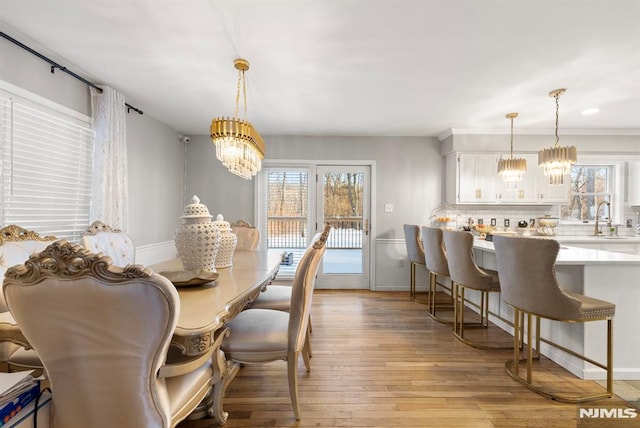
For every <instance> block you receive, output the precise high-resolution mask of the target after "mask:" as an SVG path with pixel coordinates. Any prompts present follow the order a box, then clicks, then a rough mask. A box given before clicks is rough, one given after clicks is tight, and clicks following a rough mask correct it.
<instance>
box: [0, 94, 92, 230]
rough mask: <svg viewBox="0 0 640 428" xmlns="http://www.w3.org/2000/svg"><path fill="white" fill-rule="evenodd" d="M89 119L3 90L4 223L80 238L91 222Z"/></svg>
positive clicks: (0, 154)
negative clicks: (83, 119)
mask: <svg viewBox="0 0 640 428" xmlns="http://www.w3.org/2000/svg"><path fill="white" fill-rule="evenodd" d="M93 142H94V133H93V130H92V129H91V124H90V123H88V122H87V121H82V120H80V119H78V118H75V117H71V116H69V115H67V114H65V113H62V112H59V111H55V110H54V109H51V108H49V107H45V106H43V105H40V104H38V103H35V102H33V101H29V100H25V99H22V97H18V96H14V95H12V94H9V93H6V92H4V91H1V92H0V176H1V177H0V179H1V181H2V188H1V197H2V213H1V216H2V217H1V218H2V223H3V226H6V225H9V224H16V225H19V226H21V227H24V228H25V229H29V230H34V231H36V232H38V233H40V234H41V235H53V236H56V237H57V238H59V239H67V240H69V241H74V242H77V241H78V240H79V239H80V235H81V234H82V232H83V231H84V230H85V229H86V227H87V226H88V225H89V220H90V217H89V215H90V204H91V180H92V166H93V165H92V164H93Z"/></svg>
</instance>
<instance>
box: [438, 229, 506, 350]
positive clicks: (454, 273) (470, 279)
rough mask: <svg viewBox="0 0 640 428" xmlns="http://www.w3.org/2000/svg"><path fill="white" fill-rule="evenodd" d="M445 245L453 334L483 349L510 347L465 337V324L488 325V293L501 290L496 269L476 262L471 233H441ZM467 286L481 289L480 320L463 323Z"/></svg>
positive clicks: (474, 325)
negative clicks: (482, 266)
mask: <svg viewBox="0 0 640 428" xmlns="http://www.w3.org/2000/svg"><path fill="white" fill-rule="evenodd" d="M442 235H443V238H444V245H445V248H446V251H447V264H448V266H449V276H450V277H451V289H452V291H453V306H454V309H453V334H454V336H456V337H457V338H458V339H459V340H460V341H461V342H463V343H466V344H467V345H470V346H473V347H475V348H482V349H510V348H511V347H510V346H509V347H507V346H502V345H498V344H491V343H488V342H487V343H482V342H478V341H472V340H469V339H467V338H465V337H464V328H465V327H481V328H488V327H489V293H495V292H499V291H500V282H499V281H498V272H496V271H493V270H489V269H485V270H482V269H480V268H479V267H478V265H477V264H476V261H475V258H474V255H473V235H471V233H469V232H464V231H450V230H445V231H443V232H442ZM466 288H469V289H472V290H477V291H479V292H480V305H479V309H480V322H478V323H473V324H472V323H466V324H465V321H464V308H465V305H464V303H465V297H464V292H465V289H466Z"/></svg>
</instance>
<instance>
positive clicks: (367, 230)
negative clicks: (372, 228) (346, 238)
mask: <svg viewBox="0 0 640 428" xmlns="http://www.w3.org/2000/svg"><path fill="white" fill-rule="evenodd" d="M364 234H365V236H369V219H366V220H365V221H364Z"/></svg>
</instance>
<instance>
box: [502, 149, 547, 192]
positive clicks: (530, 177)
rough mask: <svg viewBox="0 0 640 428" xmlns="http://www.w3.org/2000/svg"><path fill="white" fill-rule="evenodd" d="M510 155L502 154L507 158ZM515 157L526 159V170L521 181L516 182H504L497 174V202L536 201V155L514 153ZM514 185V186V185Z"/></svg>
mask: <svg viewBox="0 0 640 428" xmlns="http://www.w3.org/2000/svg"><path fill="white" fill-rule="evenodd" d="M509 156H510V155H503V157H505V158H507V157H509ZM513 157H515V158H523V159H526V161H527V171H526V172H525V173H524V176H523V177H522V181H519V182H517V183H510V184H507V183H504V182H503V181H502V179H501V178H500V176H498V183H499V190H498V202H501V203H509V204H532V203H537V202H538V196H539V194H538V192H537V190H538V180H537V174H538V171H537V170H538V169H539V168H538V156H537V155H532V154H526V155H523V154H516V153H514V156H513ZM514 185H515V187H514Z"/></svg>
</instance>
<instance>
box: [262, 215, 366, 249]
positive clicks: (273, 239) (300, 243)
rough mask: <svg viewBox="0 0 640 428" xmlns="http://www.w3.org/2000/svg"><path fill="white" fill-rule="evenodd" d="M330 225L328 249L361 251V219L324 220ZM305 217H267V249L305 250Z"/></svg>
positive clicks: (328, 218)
mask: <svg viewBox="0 0 640 428" xmlns="http://www.w3.org/2000/svg"><path fill="white" fill-rule="evenodd" d="M325 222H327V223H329V224H331V233H330V234H329V239H328V241H327V248H328V249H338V248H340V249H361V248H362V217H339V218H330V217H327V218H325ZM307 235H308V231H307V219H306V218H305V217H269V218H268V219H267V237H268V240H267V246H268V248H305V247H306V246H307Z"/></svg>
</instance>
